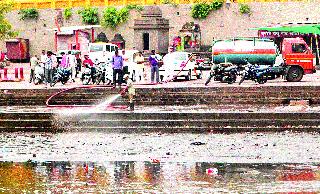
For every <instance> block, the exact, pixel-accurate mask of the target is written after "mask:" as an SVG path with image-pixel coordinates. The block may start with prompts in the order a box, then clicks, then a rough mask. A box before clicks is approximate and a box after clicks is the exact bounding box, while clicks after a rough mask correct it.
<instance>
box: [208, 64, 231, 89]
mask: <svg viewBox="0 0 320 194" xmlns="http://www.w3.org/2000/svg"><path fill="white" fill-rule="evenodd" d="M229 67H232V64H231V63H224V64H213V65H212V66H211V70H210V75H209V77H208V79H207V81H206V83H205V85H208V84H209V82H210V81H211V79H212V78H214V81H223V77H224V76H227V77H228V76H230V75H229V73H230V70H231V69H227V70H228V72H226V74H225V73H224V71H225V69H226V68H229ZM232 74H233V71H232ZM232 77H233V75H232ZM227 80H229V81H231V80H233V79H229V78H225V82H227Z"/></svg>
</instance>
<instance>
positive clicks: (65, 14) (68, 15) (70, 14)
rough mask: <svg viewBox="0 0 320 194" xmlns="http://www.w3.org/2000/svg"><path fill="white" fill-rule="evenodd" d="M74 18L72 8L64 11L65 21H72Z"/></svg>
mask: <svg viewBox="0 0 320 194" xmlns="http://www.w3.org/2000/svg"><path fill="white" fill-rule="evenodd" d="M71 16H72V9H71V8H67V9H65V10H64V11H63V17H64V19H66V20H68V19H70V18H71Z"/></svg>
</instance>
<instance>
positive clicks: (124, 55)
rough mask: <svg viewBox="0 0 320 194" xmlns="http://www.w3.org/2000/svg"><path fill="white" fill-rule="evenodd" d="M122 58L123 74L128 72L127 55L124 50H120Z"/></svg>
mask: <svg viewBox="0 0 320 194" xmlns="http://www.w3.org/2000/svg"><path fill="white" fill-rule="evenodd" d="M122 59H123V74H129V67H128V65H129V57H128V56H127V55H126V51H125V50H124V49H123V50H122Z"/></svg>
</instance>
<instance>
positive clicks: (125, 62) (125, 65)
mask: <svg viewBox="0 0 320 194" xmlns="http://www.w3.org/2000/svg"><path fill="white" fill-rule="evenodd" d="M122 58H123V67H127V66H128V63H129V57H128V56H127V55H122Z"/></svg>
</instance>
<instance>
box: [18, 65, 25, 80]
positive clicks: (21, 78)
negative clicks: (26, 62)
mask: <svg viewBox="0 0 320 194" xmlns="http://www.w3.org/2000/svg"><path fill="white" fill-rule="evenodd" d="M19 70H20V81H23V80H24V76H23V67H20V68H19Z"/></svg>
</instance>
